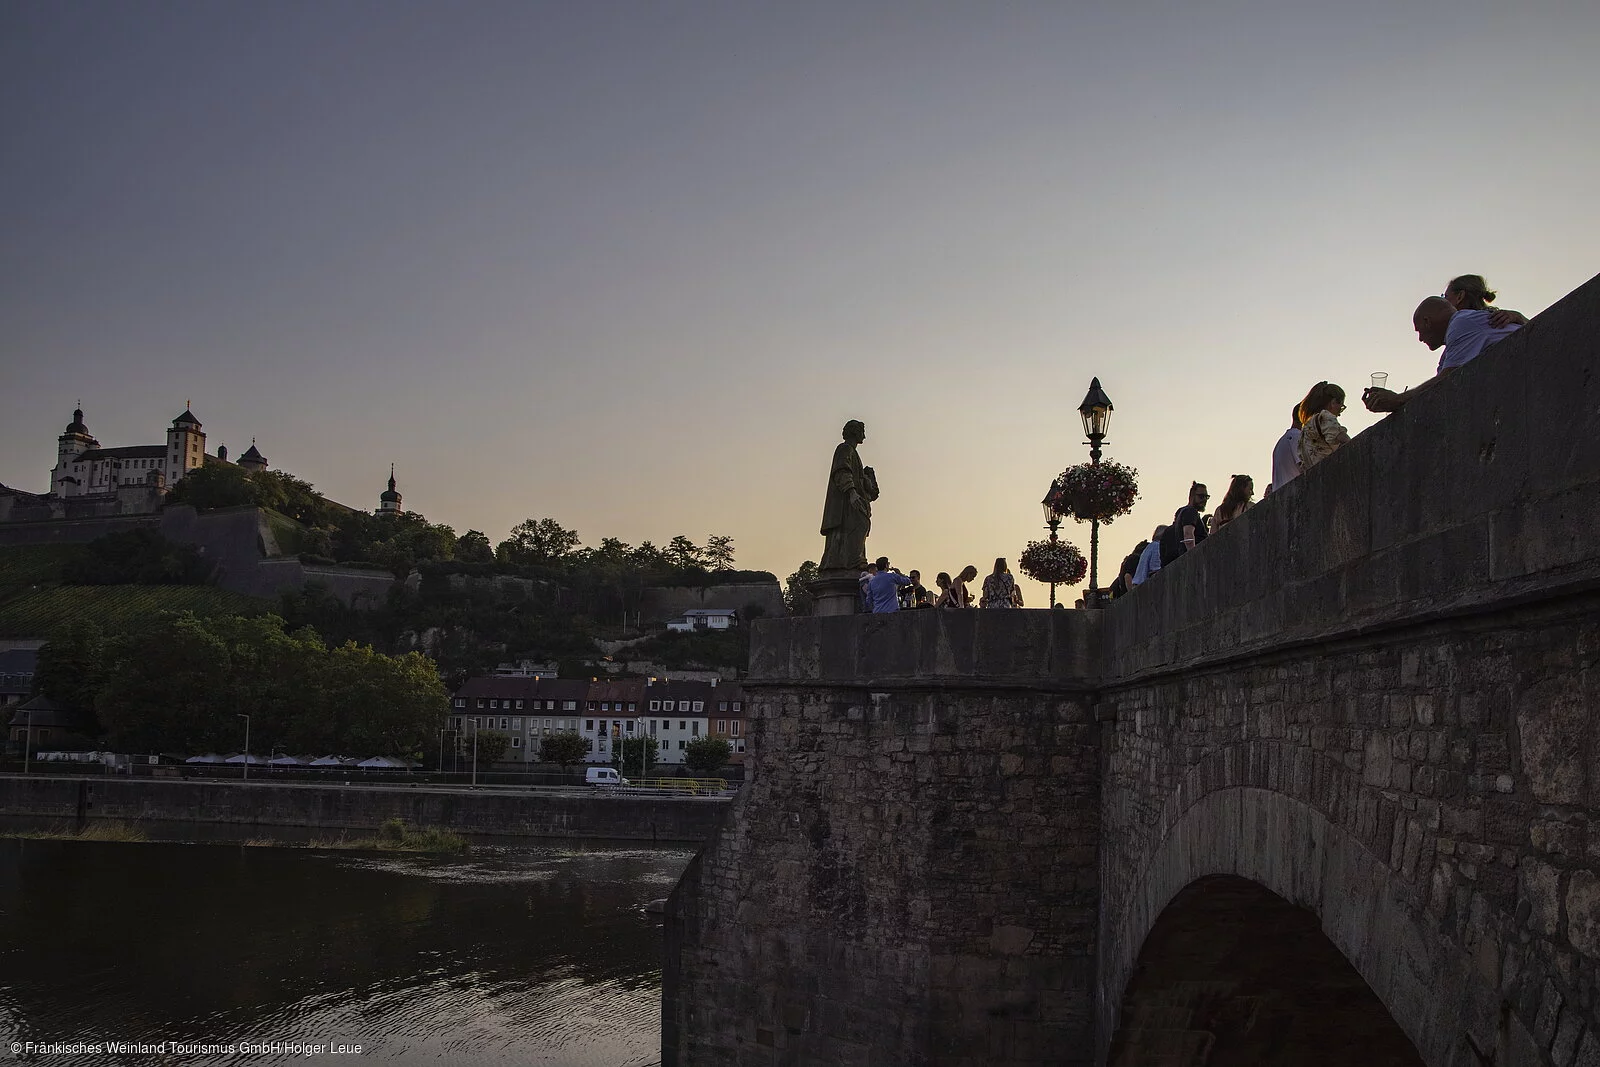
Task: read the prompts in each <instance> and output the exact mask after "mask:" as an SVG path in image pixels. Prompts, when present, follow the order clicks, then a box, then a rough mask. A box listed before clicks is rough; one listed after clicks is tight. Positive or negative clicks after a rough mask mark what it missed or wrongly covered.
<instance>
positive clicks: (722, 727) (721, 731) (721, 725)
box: [717, 719, 728, 734]
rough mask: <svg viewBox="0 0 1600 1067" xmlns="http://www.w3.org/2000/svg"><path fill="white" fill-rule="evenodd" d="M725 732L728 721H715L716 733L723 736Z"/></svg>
mask: <svg viewBox="0 0 1600 1067" xmlns="http://www.w3.org/2000/svg"><path fill="white" fill-rule="evenodd" d="M727 732H728V720H727V719H718V720H717V733H719V734H725V733H727Z"/></svg>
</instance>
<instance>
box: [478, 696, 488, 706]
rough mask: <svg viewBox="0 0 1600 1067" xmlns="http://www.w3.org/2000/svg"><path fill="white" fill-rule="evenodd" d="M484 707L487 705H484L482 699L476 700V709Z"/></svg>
mask: <svg viewBox="0 0 1600 1067" xmlns="http://www.w3.org/2000/svg"><path fill="white" fill-rule="evenodd" d="M485 706H487V705H485V704H484V701H483V698H482V697H479V698H478V707H480V708H481V707H485Z"/></svg>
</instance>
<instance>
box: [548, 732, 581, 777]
mask: <svg viewBox="0 0 1600 1067" xmlns="http://www.w3.org/2000/svg"><path fill="white" fill-rule="evenodd" d="M588 754H589V742H587V741H585V740H584V739H583V735H582V734H580V733H574V732H571V731H569V732H567V733H560V734H550V735H549V736H548V737H546V738H545V739H544V747H543V749H542V750H541V751H540V756H541V757H542V758H543V759H544V761H545V762H546V763H554V764H558V765H559V766H560V767H561V769H562V770H566V769H567V768H568V767H570V766H572V765H573V764H574V763H580V762H582V760H583V757H585V756H587V755H588Z"/></svg>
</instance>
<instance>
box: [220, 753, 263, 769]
mask: <svg viewBox="0 0 1600 1067" xmlns="http://www.w3.org/2000/svg"><path fill="white" fill-rule="evenodd" d="M222 762H224V763H248V764H250V765H251V766H252V767H255V766H259V765H261V764H263V763H266V762H267V761H266V760H264V759H262V758H261V757H260V756H252V755H246V754H244V753H240V754H239V755H237V756H229V757H228V758H227V759H225V760H223V761H222Z"/></svg>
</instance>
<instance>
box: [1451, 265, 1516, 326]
mask: <svg viewBox="0 0 1600 1067" xmlns="http://www.w3.org/2000/svg"><path fill="white" fill-rule="evenodd" d="M1495 296H1496V294H1495V291H1494V290H1493V289H1490V288H1489V283H1488V282H1486V281H1484V280H1483V275H1481V274H1460V275H1457V276H1456V277H1454V278H1451V279H1450V284H1449V285H1447V286H1445V287H1444V299H1445V303H1447V304H1449V305H1450V306H1451V307H1453V308H1455V309H1456V310H1457V311H1487V312H1488V313H1489V325H1490V327H1491V328H1493V329H1496V330H1498V329H1502V328H1503V327H1506V326H1526V325H1527V324H1528V317H1527V316H1526V315H1524V314H1523V313H1522V312H1520V311H1508V310H1507V309H1505V308H1497V307H1491V306H1490V305H1492V304H1493V303H1494V298H1495Z"/></svg>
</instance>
